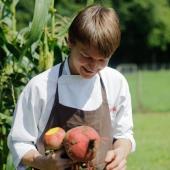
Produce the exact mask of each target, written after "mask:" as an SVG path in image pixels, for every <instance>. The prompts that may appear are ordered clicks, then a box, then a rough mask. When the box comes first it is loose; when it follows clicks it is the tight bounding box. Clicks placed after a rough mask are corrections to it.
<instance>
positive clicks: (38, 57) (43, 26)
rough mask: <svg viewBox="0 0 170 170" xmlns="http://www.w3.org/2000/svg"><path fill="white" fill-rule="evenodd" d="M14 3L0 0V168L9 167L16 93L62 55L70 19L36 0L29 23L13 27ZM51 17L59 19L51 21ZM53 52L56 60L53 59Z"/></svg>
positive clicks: (15, 3) (50, 4) (49, 2)
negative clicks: (21, 26)
mask: <svg viewBox="0 0 170 170" xmlns="http://www.w3.org/2000/svg"><path fill="white" fill-rule="evenodd" d="M17 3H18V1H17V0H13V1H0V5H1V7H2V8H0V13H1V15H0V162H1V164H0V169H2V170H5V169H10V170H12V169H13V168H12V167H13V166H12V163H11V155H9V154H8V148H7V135H8V133H9V129H10V126H11V120H12V114H13V111H14V108H15V105H16V101H17V98H18V95H19V94H20V92H21V90H22V89H23V87H24V86H25V84H26V83H27V82H28V81H29V79H30V78H31V77H33V76H34V75H35V74H37V73H38V72H40V71H43V70H45V69H48V68H49V67H51V66H52V65H53V64H54V63H55V62H58V61H59V60H58V56H59V58H60V59H62V56H63V53H64V52H65V51H67V50H63V49H65V47H66V44H65V43H64V41H63V40H64V37H65V36H66V28H67V25H68V24H69V22H70V20H69V18H65V17H61V16H60V15H57V14H56V10H55V9H54V0H49V1H47V0H36V1H35V8H34V16H33V21H32V24H30V25H29V26H28V27H26V28H23V29H22V30H20V31H17V30H16V18H15V17H16V5H17ZM55 18H60V20H58V21H57V19H56V21H55ZM63 28H64V29H63ZM63 30H65V31H63ZM62 51H63V52H62ZM54 55H57V60H54ZM42 56H43V57H44V58H42ZM49 56H50V57H51V58H49ZM42 63H45V64H42ZM37 65H39V67H37Z"/></svg>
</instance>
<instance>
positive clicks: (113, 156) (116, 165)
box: [105, 148, 126, 170]
mask: <svg viewBox="0 0 170 170" xmlns="http://www.w3.org/2000/svg"><path fill="white" fill-rule="evenodd" d="M105 162H106V163H107V165H106V167H105V169H106V170H126V158H125V156H124V153H123V151H121V149H119V148H118V149H114V150H110V151H108V152H107V155H106V159H105Z"/></svg>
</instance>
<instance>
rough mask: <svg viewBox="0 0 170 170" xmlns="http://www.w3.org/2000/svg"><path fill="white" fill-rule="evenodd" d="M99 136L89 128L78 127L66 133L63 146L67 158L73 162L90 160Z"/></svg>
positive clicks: (97, 144)
mask: <svg viewBox="0 0 170 170" xmlns="http://www.w3.org/2000/svg"><path fill="white" fill-rule="evenodd" d="M99 142H100V136H99V134H98V133H97V132H96V130H95V129H93V128H92V127H89V126H78V127H75V128H72V129H70V130H69V131H68V132H67V133H66V137H65V139H64V146H65V150H66V152H67V154H68V156H69V157H70V158H71V159H72V160H75V161H78V162H84V161H90V160H92V159H93V158H94V157H95V155H96V151H97V148H98V147H99Z"/></svg>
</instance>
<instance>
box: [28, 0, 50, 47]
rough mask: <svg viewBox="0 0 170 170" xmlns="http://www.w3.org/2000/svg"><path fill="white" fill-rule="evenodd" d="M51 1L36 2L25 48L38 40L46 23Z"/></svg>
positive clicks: (37, 0) (39, 0) (41, 0)
mask: <svg viewBox="0 0 170 170" xmlns="http://www.w3.org/2000/svg"><path fill="white" fill-rule="evenodd" d="M50 4H51V0H36V1H35V8H34V16H33V21H32V26H31V31H30V33H29V36H28V39H27V46H29V45H30V44H32V43H34V42H36V41H37V40H39V39H40V37H41V35H42V32H43V29H44V27H45V25H46V23H47V18H48V11H49V8H50Z"/></svg>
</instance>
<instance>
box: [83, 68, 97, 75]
mask: <svg viewBox="0 0 170 170" xmlns="http://www.w3.org/2000/svg"><path fill="white" fill-rule="evenodd" d="M83 69H84V70H85V71H86V72H87V73H89V74H94V73H96V71H91V70H88V69H86V68H85V67H83Z"/></svg>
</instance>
